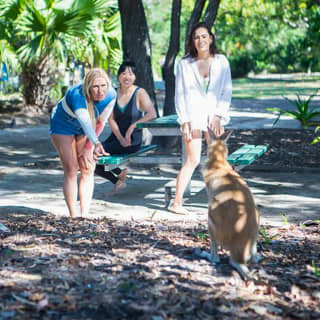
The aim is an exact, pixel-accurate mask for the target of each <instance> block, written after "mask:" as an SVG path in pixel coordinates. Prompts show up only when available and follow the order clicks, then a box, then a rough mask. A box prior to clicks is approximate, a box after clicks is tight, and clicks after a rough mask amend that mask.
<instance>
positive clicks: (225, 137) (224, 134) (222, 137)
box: [219, 129, 233, 143]
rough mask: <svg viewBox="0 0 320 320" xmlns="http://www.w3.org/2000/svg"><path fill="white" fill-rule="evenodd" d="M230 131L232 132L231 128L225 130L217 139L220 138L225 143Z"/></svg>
mask: <svg viewBox="0 0 320 320" xmlns="http://www.w3.org/2000/svg"><path fill="white" fill-rule="evenodd" d="M232 132H233V130H232V129H229V130H227V131H225V132H224V133H223V134H222V135H221V136H220V137H219V139H221V140H222V141H223V142H224V143H227V141H228V139H229V138H230V136H231V134H232Z"/></svg>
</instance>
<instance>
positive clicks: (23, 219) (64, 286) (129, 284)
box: [0, 214, 320, 320]
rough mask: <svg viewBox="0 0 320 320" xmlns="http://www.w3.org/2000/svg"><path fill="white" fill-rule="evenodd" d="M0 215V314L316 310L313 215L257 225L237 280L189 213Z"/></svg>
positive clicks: (180, 315)
mask: <svg viewBox="0 0 320 320" xmlns="http://www.w3.org/2000/svg"><path fill="white" fill-rule="evenodd" d="M0 221H1V222H2V223H4V224H5V225H6V226H7V227H8V228H9V229H10V231H9V232H0V239H1V240H0V267H1V269H0V270H1V271H0V319H28V318H29V319H141V320H142V319H152V320H161V319H163V320H164V319H279V320H280V319H319V318H320V311H319V301H320V265H319V261H320V238H319V231H320V225H319V223H318V222H309V223H308V222H306V226H302V225H301V226H294V225H289V224H287V223H285V222H284V224H283V226H282V227H277V228H275V227H264V228H263V232H262V233H261V234H260V237H259V242H258V251H259V253H260V255H261V256H262V257H263V260H262V261H261V262H260V264H259V265H250V266H249V268H250V270H251V272H252V274H253V276H254V277H255V278H257V279H258V280H257V281H243V280H242V279H241V278H240V276H239V274H238V273H236V272H235V271H234V270H233V269H232V268H231V267H230V265H229V264H228V260H227V259H228V256H227V253H226V252H225V251H220V254H221V257H222V262H221V263H220V264H218V265H216V266H212V265H211V264H210V263H209V262H208V261H207V260H204V259H202V258H200V257H199V255H198V254H197V252H199V250H208V248H209V241H208V233H207V227H206V226H205V225H203V224H199V223H196V222H181V221H180V222H170V221H161V222H156V221H152V220H150V221H144V222H143V223H141V222H137V221H130V222H119V221H111V220H107V219H100V220H83V219H77V220H74V221H71V220H70V219H68V218H61V219H57V217H56V216H53V215H36V214H25V215H24V214H10V216H9V215H8V216H6V215H2V216H1V218H0Z"/></svg>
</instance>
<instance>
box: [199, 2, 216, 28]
mask: <svg viewBox="0 0 320 320" xmlns="http://www.w3.org/2000/svg"><path fill="white" fill-rule="evenodd" d="M219 5H220V0H210V1H209V4H208V6H207V9H206V12H205V14H204V17H203V21H204V22H205V23H206V24H207V25H208V27H209V28H210V29H211V28H212V26H213V24H214V22H215V20H216V17H217V13H218V9H219Z"/></svg>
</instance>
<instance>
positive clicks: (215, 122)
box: [209, 116, 224, 137]
mask: <svg viewBox="0 0 320 320" xmlns="http://www.w3.org/2000/svg"><path fill="white" fill-rule="evenodd" d="M209 128H210V129H211V130H212V131H213V133H214V134H215V135H216V136H217V137H220V136H221V135H222V134H223V133H224V127H223V126H222V125H221V117H219V116H214V117H213V119H212V120H211V121H210V122H209Z"/></svg>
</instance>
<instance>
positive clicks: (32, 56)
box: [17, 35, 42, 63]
mask: <svg viewBox="0 0 320 320" xmlns="http://www.w3.org/2000/svg"><path fill="white" fill-rule="evenodd" d="M41 39H42V36H41V35H40V36H36V37H34V38H33V39H32V40H31V41H30V42H29V43H26V44H25V45H23V46H22V47H21V48H20V49H19V50H18V51H17V53H18V55H19V58H20V59H21V60H23V61H24V62H28V63H32V61H35V60H37V59H38V58H39V56H40V44H41Z"/></svg>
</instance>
